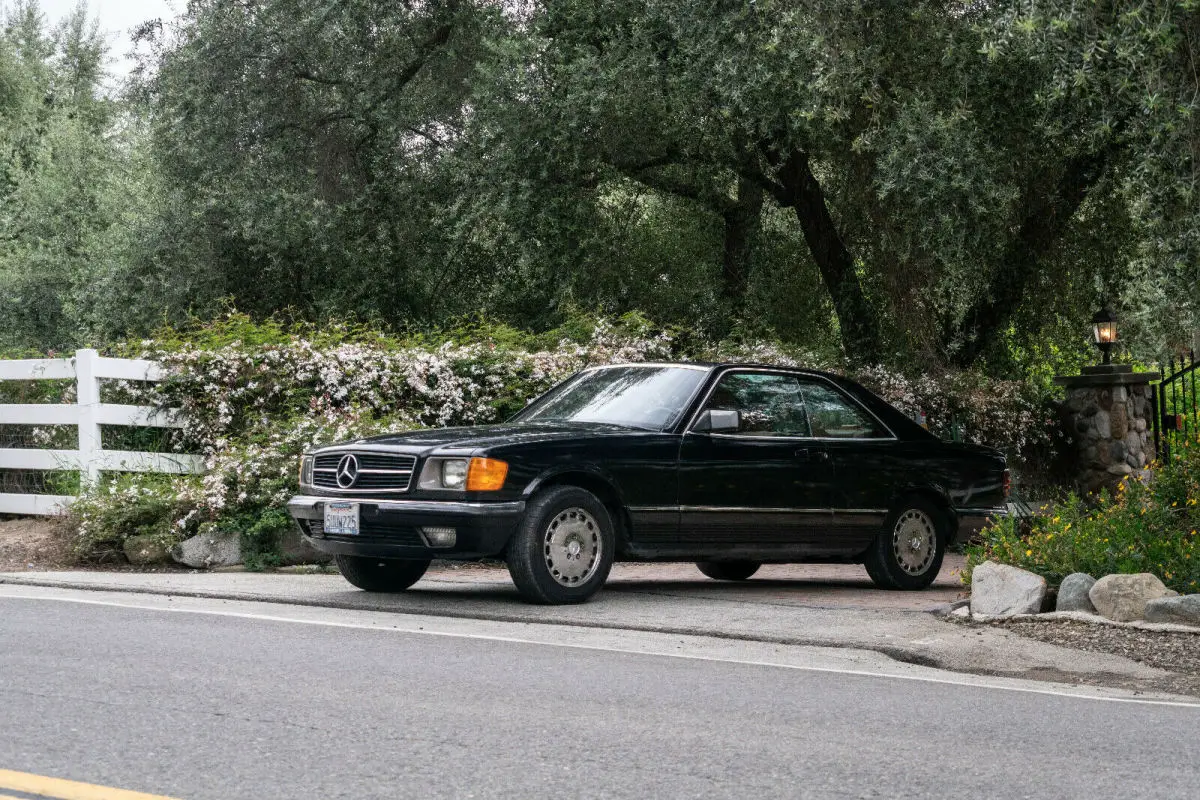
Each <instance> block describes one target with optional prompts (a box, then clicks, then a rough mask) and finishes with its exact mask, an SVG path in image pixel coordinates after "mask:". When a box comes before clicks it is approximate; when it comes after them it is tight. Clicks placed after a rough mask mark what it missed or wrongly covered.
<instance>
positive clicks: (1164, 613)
mask: <svg viewBox="0 0 1200 800" xmlns="http://www.w3.org/2000/svg"><path fill="white" fill-rule="evenodd" d="M1146 621H1147V622H1175V623H1179V624H1182V625H1200V594H1185V595H1183V596H1181V597H1160V598H1158V599H1156V600H1151V601H1150V602H1148V603H1146Z"/></svg>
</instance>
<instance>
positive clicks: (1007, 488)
mask: <svg viewBox="0 0 1200 800" xmlns="http://www.w3.org/2000/svg"><path fill="white" fill-rule="evenodd" d="M1002 485H1003V486H1004V499H1005V500H1007V499H1008V496H1009V495H1010V494H1012V473H1011V472H1009V471H1008V470H1004V482H1003V484H1002Z"/></svg>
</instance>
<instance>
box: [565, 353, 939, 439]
mask: <svg viewBox="0 0 1200 800" xmlns="http://www.w3.org/2000/svg"><path fill="white" fill-rule="evenodd" d="M613 367H682V368H686V369H703V370H705V371H708V372H710V373H713V372H722V371H725V370H727V369H762V370H773V371H777V372H792V373H796V374H798V375H812V376H815V377H819V378H824V379H826V380H828V381H831V382H832V383H834V384H836V385H837V386H838V387H840V388H841V389H842V390H843V391H847V392H850V393H851V394H853V395H854V397H855V399H856V400H858V401H859V402H860V403H862V404H863V405H865V406H866V407H867V409H868V410H869V411H870V412H871V413H872V414H874V415H875V416H876V417H878V418H879V419H880V421H882V422H883V424H884V425H886V426H887V427H888V428H889V429H890V430H891V431H892V433H894V434H895V435H896V437H897V438H900V439H918V440H920V439H937V436H935V435H934V434H933V433H931V432H930V431H928V430H927V429H925V428H924V427H922V426H921V425H919V424H918V423H917V422H915V421H914V420H912V419H909V417H908V416H907V415H905V414H904V413H902V412H901V411H900V410H899V409H898V408H896V407H895V406H893V405H892V404H891V403H889V402H887V401H886V400H884V399H883V398H882V397H880V396H879V395H877V394H875V393H874V392H872V391H871V390H870V389H868V388H867V387H865V386H863V385H862V384H860V383H859V382H858V381H856V380H854V379H853V378H848V377H846V376H845V375H839V374H838V373H836V372H826V371H825V370H820V369H812V368H810V367H796V366H790V365H786V364H760V363H757V362H743V361H717V362H711V361H642V362H630V363H625V364H597V365H596V366H594V367H589V368H588V369H609V368H613Z"/></svg>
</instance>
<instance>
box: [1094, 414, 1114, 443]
mask: <svg viewBox="0 0 1200 800" xmlns="http://www.w3.org/2000/svg"><path fill="white" fill-rule="evenodd" d="M1092 428H1093V429H1094V430H1095V431H1096V435H1097V436H1098V437H1099V438H1101V439H1109V438H1111V437H1112V418H1111V417H1110V416H1109V415H1108V412H1107V411H1098V412H1096V416H1094V417H1092Z"/></svg>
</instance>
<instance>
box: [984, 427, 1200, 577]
mask: <svg viewBox="0 0 1200 800" xmlns="http://www.w3.org/2000/svg"><path fill="white" fill-rule="evenodd" d="M1181 444H1182V446H1180V447H1177V448H1175V449H1174V451H1173V452H1172V455H1171V458H1170V459H1169V460H1168V461H1167V462H1166V463H1165V464H1161V465H1156V467H1157V468H1156V470H1155V472H1154V473H1153V477H1152V478H1150V479H1137V478H1127V479H1125V480H1124V481H1123V482H1122V483H1121V484H1120V485H1119V486H1118V487H1117V492H1116V496H1115V497H1110V496H1108V495H1107V494H1102V495H1101V496H1100V499H1099V502H1098V504H1096V503H1089V502H1087V501H1085V500H1083V499H1081V498H1079V497H1077V496H1074V495H1071V496H1069V497H1068V498H1067V500H1066V502H1064V503H1063V504H1062V505H1061V506H1059V507H1058V508H1056V509H1055V510H1054V512H1053V514H1052V515H1048V516H1047V515H1043V516H1040V517H1035V518H1034V520H1033V521H1032V526H1031V529H1030V530H1029V531H1028V532H1027V533H1023V532H1022V530H1021V526H1020V524H1019V521H1018V520H1015V519H1004V520H1001V521H999V522H998V523H996V524H995V525H993V526H991V527H989V528H987V529H985V530H984V531H983V533H982V542H981V543H980V544H979V545H975V546H972V547H969V548H968V550H967V555H968V558H967V566H968V569H970V568H973V567H974V566H975V565H977V564H980V563H982V562H984V561H989V560H991V561H999V562H1001V563H1004V564H1012V565H1013V566H1017V567H1020V568H1022V569H1027V570H1029V571H1031V572H1036V573H1038V574H1039V575H1044V576H1045V577H1046V579H1047V580H1048V581H1050V582H1052V583H1058V582H1059V581H1061V580H1062V579H1063V578H1064V577H1066V576H1067V575H1069V574H1071V573H1072V572H1086V573H1088V574H1090V575H1092V576H1094V577H1097V578H1099V577H1101V576H1104V575H1110V574H1114V573H1136V572H1152V573H1154V574H1155V575H1157V576H1158V577H1159V578H1160V579H1162V582H1163V583H1165V584H1166V585H1167V586H1168V587H1170V588H1172V589H1174V590H1176V591H1178V592H1181V593H1194V592H1200V533H1197V531H1200V439H1197V440H1195V441H1191V442H1183V443H1181ZM965 579H966V580H969V577H968V578H965Z"/></svg>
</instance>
